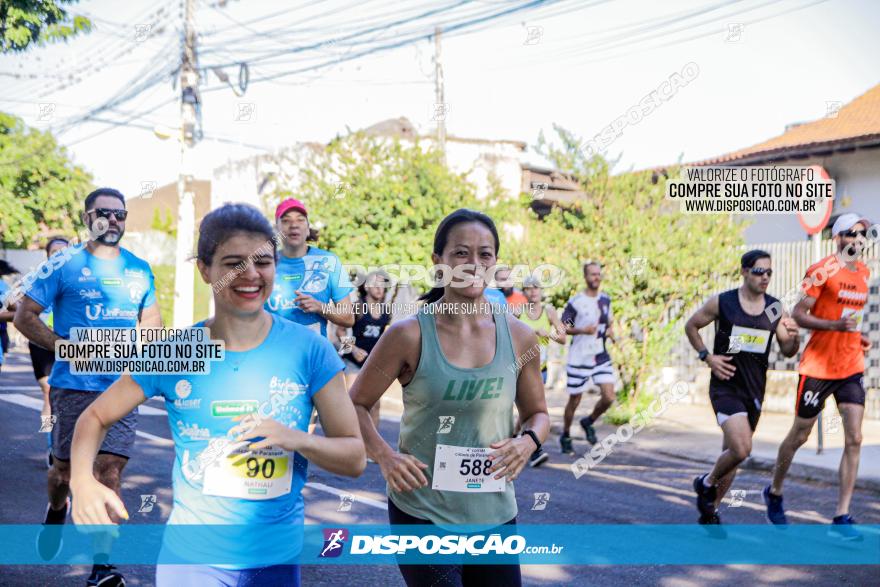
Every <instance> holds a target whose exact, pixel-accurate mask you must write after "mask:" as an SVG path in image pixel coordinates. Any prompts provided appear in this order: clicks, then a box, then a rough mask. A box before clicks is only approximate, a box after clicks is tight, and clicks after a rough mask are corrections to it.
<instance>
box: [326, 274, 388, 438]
mask: <svg viewBox="0 0 880 587" xmlns="http://www.w3.org/2000/svg"><path fill="white" fill-rule="evenodd" d="M387 287H388V276H387V275H385V274H384V273H383V272H381V271H373V272H371V273H369V274H367V276H366V277H365V278H364V282H363V283H362V284H361V285H360V286H358V300H357V302H355V304H354V317H355V318H354V326H352V329H351V334H352V336H353V337H354V345H353V346H352V347H351V348H350V349H349V348H346V347H345V346H344V345H343V346H342V348H340V352H341V353H342V360H343V362H344V363H345V383H346V386H347V387H348V389H351V386H352V385H353V384H354V381H355V379H357V375H358V373H359V372H360V370H361V368H362V367H363V366H364V362H365V361H366V360H367V357H368V356H369V355H370V352H371V351H372V350H373V347H375V346H376V343H377V342H379V337H380V336H382V333H384V332H385V329H386V328H388V325H389V324H390V323H391V312H389V311H388V308H387V307H386V306H385V293H386V291H387ZM346 332H347V330H346V329H345V328H343V327H342V326H337V327H336V337H337V338H338V339H339V340H340V341H341V340H342V339H343V337H344V336H345V335H346ZM370 415H371V416H372V418H373V424H374V425H375V426H376V428H377V429H378V428H379V402H376V404H375V405H374V406H373V408H372V409H371V410H370Z"/></svg>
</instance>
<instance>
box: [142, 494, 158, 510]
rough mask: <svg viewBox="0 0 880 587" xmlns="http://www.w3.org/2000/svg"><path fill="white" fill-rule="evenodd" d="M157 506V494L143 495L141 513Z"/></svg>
mask: <svg viewBox="0 0 880 587" xmlns="http://www.w3.org/2000/svg"><path fill="white" fill-rule="evenodd" d="M154 507H156V496H155V495H152V494H150V495H141V506H140V507H139V508H138V513H139V514H148V513H150V512H151V511H153V508H154Z"/></svg>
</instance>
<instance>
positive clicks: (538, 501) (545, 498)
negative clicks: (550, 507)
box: [532, 493, 550, 511]
mask: <svg viewBox="0 0 880 587" xmlns="http://www.w3.org/2000/svg"><path fill="white" fill-rule="evenodd" d="M549 501H550V493H536V494H535V503H534V504H533V505H532V511H537V510H545V509H547V503H548V502H549Z"/></svg>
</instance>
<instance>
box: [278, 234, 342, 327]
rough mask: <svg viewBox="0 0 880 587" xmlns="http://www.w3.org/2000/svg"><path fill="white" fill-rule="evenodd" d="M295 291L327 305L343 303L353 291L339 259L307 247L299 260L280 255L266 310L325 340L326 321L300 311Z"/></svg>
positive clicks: (320, 250)
mask: <svg viewBox="0 0 880 587" xmlns="http://www.w3.org/2000/svg"><path fill="white" fill-rule="evenodd" d="M296 290H300V291H301V292H302V293H304V294H308V295H310V296H312V297H314V298H315V299H316V300H318V301H320V302H323V303H325V304H326V303H329V302H330V301H333V302H334V303H336V302H340V301H342V300H344V299H345V298H346V297H348V294H349V293H351V291H352V290H354V287H352V285H351V281H350V280H349V278H348V272H347V271H346V270H345V268H344V267H343V266H342V263H341V262H340V261H339V257H337V256H336V255H334V254H333V253H331V252H330V251H325V250H324V249H319V248H317V247H309V249H308V251H307V252H306V254H305V255H304V256H302V257H296V258H291V257H285V256H284V255H283V254H282V255H281V258H280V259H279V261H278V265H277V267H276V269H275V286H274V288H273V289H272V295H270V296H269V299H268V300H267V301H266V310H268V311H269V312H273V313H275V314H278V315H279V316H282V317H284V318H287V319H288V320H292V321H294V322H296V323H297V324H302V325H303V326H308V327H310V329H312V330H314V331H315V332H320V333H321V334H322V335H323V336H327V319H326V318H324V317H323V316H320V315H319V314H311V313H308V312H303V311H302V310H300V308H299V306H297V305H296V302H295V300H296Z"/></svg>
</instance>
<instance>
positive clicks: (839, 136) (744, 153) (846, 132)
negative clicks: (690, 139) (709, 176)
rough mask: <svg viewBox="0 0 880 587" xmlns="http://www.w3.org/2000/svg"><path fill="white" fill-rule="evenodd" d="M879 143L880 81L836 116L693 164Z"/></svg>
mask: <svg viewBox="0 0 880 587" xmlns="http://www.w3.org/2000/svg"><path fill="white" fill-rule="evenodd" d="M878 143H880V84H878V85H876V86H874V87H873V88H871V89H870V90H868V91H867V92H865V93H864V94H862V95H861V96H859V97H858V98H856V99H855V100H853V101H852V102H850V103H849V104H846V105H845V106H843V107H842V108H841V109H840V110H839V111H838V113H837V116H836V117H834V118H832V117H830V116H828V117H825V118H820V119H819V120H814V121H813V122H807V123H804V124H800V125H797V126H794V127H792V128H790V129H788V130H787V131H785V132H784V133H783V134H781V135H779V136H778V137H773V138H772V139H769V140H766V141H764V142H763V143H758V144H757V145H754V146H751V147H747V148H745V149H740V150H739V151H733V152H732V153H727V154H726V155H721V156H719V157H714V158H711V159H707V160H705V161H699V162H697V163H696V165H715V164H730V163H747V164H756V163H762V162H766V161H772V160H774V159H780V158H787V157H792V156H808V155H812V154H816V153H819V152H822V151H827V150H833V149H840V148H850V147H857V146H867V145H869V144H878Z"/></svg>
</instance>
